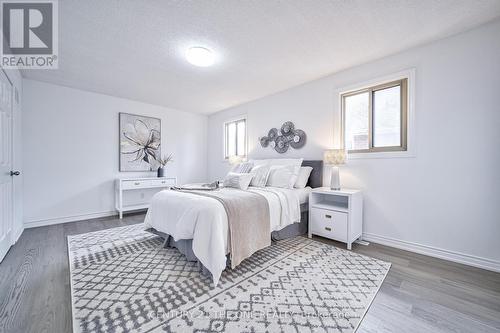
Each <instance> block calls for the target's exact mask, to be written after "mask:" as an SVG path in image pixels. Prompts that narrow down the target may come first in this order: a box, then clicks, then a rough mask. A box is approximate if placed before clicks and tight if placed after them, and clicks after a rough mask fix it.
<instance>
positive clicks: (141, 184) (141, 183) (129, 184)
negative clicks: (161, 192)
mask: <svg viewBox="0 0 500 333" xmlns="http://www.w3.org/2000/svg"><path fill="white" fill-rule="evenodd" d="M148 187H151V180H124V181H123V182H122V188H123V189H124V190H131V189H134V188H148Z"/></svg>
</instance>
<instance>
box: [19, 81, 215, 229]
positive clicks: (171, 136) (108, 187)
mask: <svg viewBox="0 0 500 333" xmlns="http://www.w3.org/2000/svg"><path fill="white" fill-rule="evenodd" d="M23 84H24V105H23V112H24V117H23V133H24V149H23V160H24V221H25V224H26V225H27V226H34V225H39V224H48V223H56V222H61V221H66V220H77V219H84V218H88V217H95V216H103V215H108V214H110V213H111V212H113V210H114V187H113V186H114V183H113V182H114V179H115V178H117V177H135V176H151V175H155V174H154V173H148V172H146V173H130V172H119V168H118V146H119V143H118V131H119V130H118V113H119V112H127V113H134V114H141V115H147V116H152V117H157V118H161V122H162V154H165V153H167V152H172V153H173V154H174V163H172V164H170V165H169V166H168V168H167V175H168V176H176V177H177V178H178V181H179V182H180V183H187V182H197V181H198V182H199V181H205V180H206V178H207V171H206V170H207V168H206V160H207V148H206V142H205V141H206V135H207V133H206V130H207V117H206V116H201V115H196V114H192V113H186V112H182V111H178V110H173V109H168V108H165V107H160V106H155V105H151V104H145V103H141V102H136V101H132V100H127V99H121V98H116V97H111V96H107V95H102V94H96V93H91V92H86V91H82V90H76V89H71V88H66V87H61V86H56V85H51V84H46V83H42V82H37V81H31V80H24V81H23Z"/></svg>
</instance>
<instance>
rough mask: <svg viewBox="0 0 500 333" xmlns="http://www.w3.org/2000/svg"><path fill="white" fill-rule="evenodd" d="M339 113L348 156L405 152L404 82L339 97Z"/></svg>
mask: <svg viewBox="0 0 500 333" xmlns="http://www.w3.org/2000/svg"><path fill="white" fill-rule="evenodd" d="M341 109H342V128H343V139H344V148H345V149H346V150H348V151H349V153H370V152H386V151H406V150H407V142H408V139H407V132H408V131H407V118H408V79H407V78H404V79H401V80H396V81H391V82H386V83H383V84H379V85H375V86H371V87H368V88H364V89H360V90H356V91H350V92H346V93H343V94H341Z"/></svg>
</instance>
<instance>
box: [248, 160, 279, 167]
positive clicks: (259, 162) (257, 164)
mask: <svg viewBox="0 0 500 333" xmlns="http://www.w3.org/2000/svg"><path fill="white" fill-rule="evenodd" d="M272 161H273V160H272V159H267V160H250V161H248V162H249V163H252V164H253V165H254V166H259V165H271V162H272Z"/></svg>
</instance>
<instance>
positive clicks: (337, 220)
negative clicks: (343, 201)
mask: <svg viewBox="0 0 500 333" xmlns="http://www.w3.org/2000/svg"><path fill="white" fill-rule="evenodd" d="M309 225H310V228H311V231H312V233H313V234H315V235H320V236H323V237H327V238H331V239H335V240H338V241H341V242H347V213H342V212H337V211H333V210H327V209H320V208H312V210H311V223H310V224H309Z"/></svg>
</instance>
